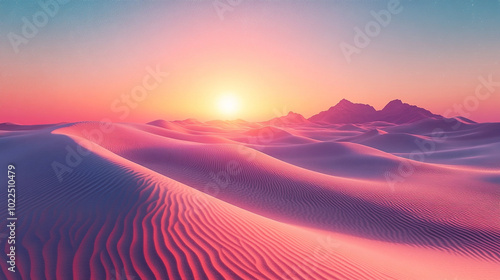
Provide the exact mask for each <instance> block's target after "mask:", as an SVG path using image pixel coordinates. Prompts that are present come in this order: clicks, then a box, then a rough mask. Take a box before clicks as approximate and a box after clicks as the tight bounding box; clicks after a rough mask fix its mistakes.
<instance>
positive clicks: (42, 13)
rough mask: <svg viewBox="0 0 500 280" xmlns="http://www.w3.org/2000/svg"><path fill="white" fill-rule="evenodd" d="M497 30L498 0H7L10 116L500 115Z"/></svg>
mask: <svg viewBox="0 0 500 280" xmlns="http://www.w3.org/2000/svg"><path fill="white" fill-rule="evenodd" d="M40 3H42V4H40ZM44 3H45V4H44ZM499 27H500V1H497V0H495V1H488V0H485V1H451V0H450V1H447V0H444V1H401V2H399V3H398V1H396V0H388V1H378V0H373V1H342V0H338V1H320V0H309V1H300V0H282V1H255V0H254V1H251V0H217V1H214V0H198V1H181V0H178V1H167V0H164V1H161V0H158V1H131V0H130V1H126V0H125V1H110V0H108V1H68V0H65V1H63V0H60V2H57V0H43V1H1V0H0V122H13V123H19V124H39V123H58V122H76V121H89V120H95V121H99V120H103V119H107V120H109V119H111V120H112V121H117V122H149V121H153V120H156V119H165V120H175V119H187V118H195V119H199V120H202V121H207V120H212V119H245V120H248V121H264V120H268V119H270V118H273V117H277V116H281V115H284V114H286V113H288V111H294V112H297V113H300V114H302V115H304V116H305V117H310V116H312V115H314V114H316V113H318V112H320V111H324V110H327V109H328V108H329V107H331V106H333V105H335V104H336V103H338V102H339V101H340V100H341V99H344V98H345V99H348V100H350V101H352V102H355V103H365V104H370V105H372V106H374V107H375V108H376V109H382V108H383V106H384V105H385V104H387V103H388V102H389V101H391V100H393V99H401V100H403V101H404V102H407V103H410V104H414V105H417V106H420V107H425V108H426V109H429V110H431V111H432V112H433V113H436V114H446V115H447V116H453V115H459V114H461V115H465V116H466V117H469V118H470V119H472V120H475V121H480V122H490V121H500V114H499V113H498V108H499V105H500V28H499ZM497 81H498V82H497Z"/></svg>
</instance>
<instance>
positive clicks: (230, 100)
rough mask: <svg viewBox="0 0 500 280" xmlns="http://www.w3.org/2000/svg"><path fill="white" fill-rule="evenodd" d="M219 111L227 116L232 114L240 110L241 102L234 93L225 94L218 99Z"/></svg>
mask: <svg viewBox="0 0 500 280" xmlns="http://www.w3.org/2000/svg"><path fill="white" fill-rule="evenodd" d="M217 108H218V110H219V112H221V113H222V114H224V115H226V116H232V115H234V114H235V113H237V112H238V111H239V108H240V103H239V100H238V98H236V96H235V95H234V94H224V95H221V96H220V97H219V99H218V100H217Z"/></svg>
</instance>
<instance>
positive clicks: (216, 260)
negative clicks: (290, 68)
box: [0, 115, 500, 279]
mask: <svg viewBox="0 0 500 280" xmlns="http://www.w3.org/2000/svg"><path fill="white" fill-rule="evenodd" d="M292 116H293V117H294V120H296V119H299V120H300V119H301V118H299V117H297V116H294V115H292ZM457 121H459V122H460V123H461V125H460V127H459V128H454V126H450V124H451V125H452V124H453V122H451V121H447V120H445V119H430V120H424V121H417V122H413V123H407V124H402V125H395V124H388V123H386V122H371V123H366V124H346V125H332V124H310V125H309V123H307V124H304V123H302V124H300V123H295V122H287V123H286V126H280V127H275V126H270V125H268V124H251V123H246V122H244V121H236V122H207V123H202V122H198V121H196V120H191V119H188V120H185V121H180V122H167V121H162V120H158V121H154V122H152V123H150V124H147V125H142V124H113V125H112V126H111V127H108V130H109V131H108V132H107V131H103V130H102V128H101V126H100V124H99V123H96V122H85V123H75V124H59V125H53V126H43V127H36V126H35V127H18V126H12V125H2V126H1V127H2V130H3V133H2V134H0V147H2V149H1V150H0V154H1V161H2V165H3V166H6V165H7V164H8V163H11V162H13V163H17V171H18V174H19V178H20V179H19V183H18V184H19V186H18V194H17V195H18V197H19V203H20V205H21V203H22V207H19V210H18V217H19V221H18V229H17V230H18V232H17V238H18V244H17V263H18V264H17V268H18V270H19V272H18V274H16V275H15V276H13V274H12V273H11V272H9V271H7V264H6V262H5V261H3V262H1V265H0V267H1V271H2V274H3V275H7V277H9V278H8V279H71V278H75V279H121V278H120V277H125V276H128V277H129V278H130V279H497V277H498V275H499V274H500V244H499V242H498V240H500V220H499V219H498V215H499V214H500V204H499V199H500V189H499V188H500V179H499V178H500V165H499V160H498V158H499V157H498V156H499V155H498V151H500V150H499V145H498V143H499V135H498V131H497V130H496V129H497V128H498V125H499V124H476V123H473V122H469V121H465V120H457ZM446 125H448V126H446ZM440 126H444V127H445V128H446V129H443V131H445V134H446V135H447V136H448V137H447V138H445V139H442V141H439V142H438V141H434V140H433V138H432V134H431V133H432V129H433V127H440ZM264 134H265V135H264ZM416 141H417V142H418V141H420V142H422V141H424V142H425V141H426V142H425V143H427V146H426V147H431V146H429V145H431V144H429V143H432V151H427V153H424V152H422V153H421V155H422V157H423V158H419V159H420V160H419V159H417V158H415V157H412V153H414V151H415V149H419V148H420V146H419V145H417V144H416ZM54 162H58V163H61V164H64V165H66V167H67V168H68V170H70V171H68V172H65V173H62V174H59V175H60V177H59V178H58V176H57V174H56V172H54V169H53V165H54ZM401 166H406V169H408V166H410V167H411V168H412V169H413V171H412V172H411V174H410V175H408V174H406V173H408V172H406V173H405V172H401V171H402V170H403V171H405V168H404V167H403V168H402V167H401ZM387 174H393V175H394V176H397V177H398V178H397V180H396V183H395V184H394V182H393V184H389V183H388V181H387ZM21 178H22V179H21ZM60 179H61V180H60ZM0 197H1V199H2V201H6V194H5V193H4V192H3V193H2V194H1V195H0ZM5 215H6V214H5V213H4V212H2V213H1V214H0V219H3V220H5ZM0 244H1V245H2V246H3V247H4V248H7V246H8V244H7V243H6V239H0ZM132 277H135V278H132Z"/></svg>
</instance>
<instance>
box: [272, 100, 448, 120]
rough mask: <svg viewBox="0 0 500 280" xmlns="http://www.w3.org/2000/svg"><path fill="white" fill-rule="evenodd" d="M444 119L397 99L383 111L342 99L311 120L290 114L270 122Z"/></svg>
mask: <svg viewBox="0 0 500 280" xmlns="http://www.w3.org/2000/svg"><path fill="white" fill-rule="evenodd" d="M428 118H432V119H442V118H443V117H442V116H440V115H436V114H433V113H431V112H430V111H428V110H426V109H424V108H420V107H418V106H415V105H410V104H407V103H403V102H402V101H401V100H399V99H396V100H393V101H391V102H389V103H388V104H387V105H386V106H385V107H384V108H383V109H382V110H379V111H377V110H375V108H373V107H372V106H370V105H368V104H359V103H352V102H351V101H349V100H346V99H342V100H341V101H340V102H339V103H338V104H337V105H335V106H332V107H330V109H328V110H326V111H323V112H320V113H318V114H316V115H314V116H312V117H310V118H309V119H306V118H304V117H303V116H302V115H300V114H297V113H293V112H290V113H289V114H288V115H287V116H283V117H279V118H275V119H273V120H271V121H270V122H273V121H275V122H278V123H284V124H293V123H298V122H305V121H310V122H313V123H323V124H325V123H326V124H346V123H367V122H374V121H383V122H389V123H395V124H402V123H411V122H416V121H419V120H423V119H428Z"/></svg>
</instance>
